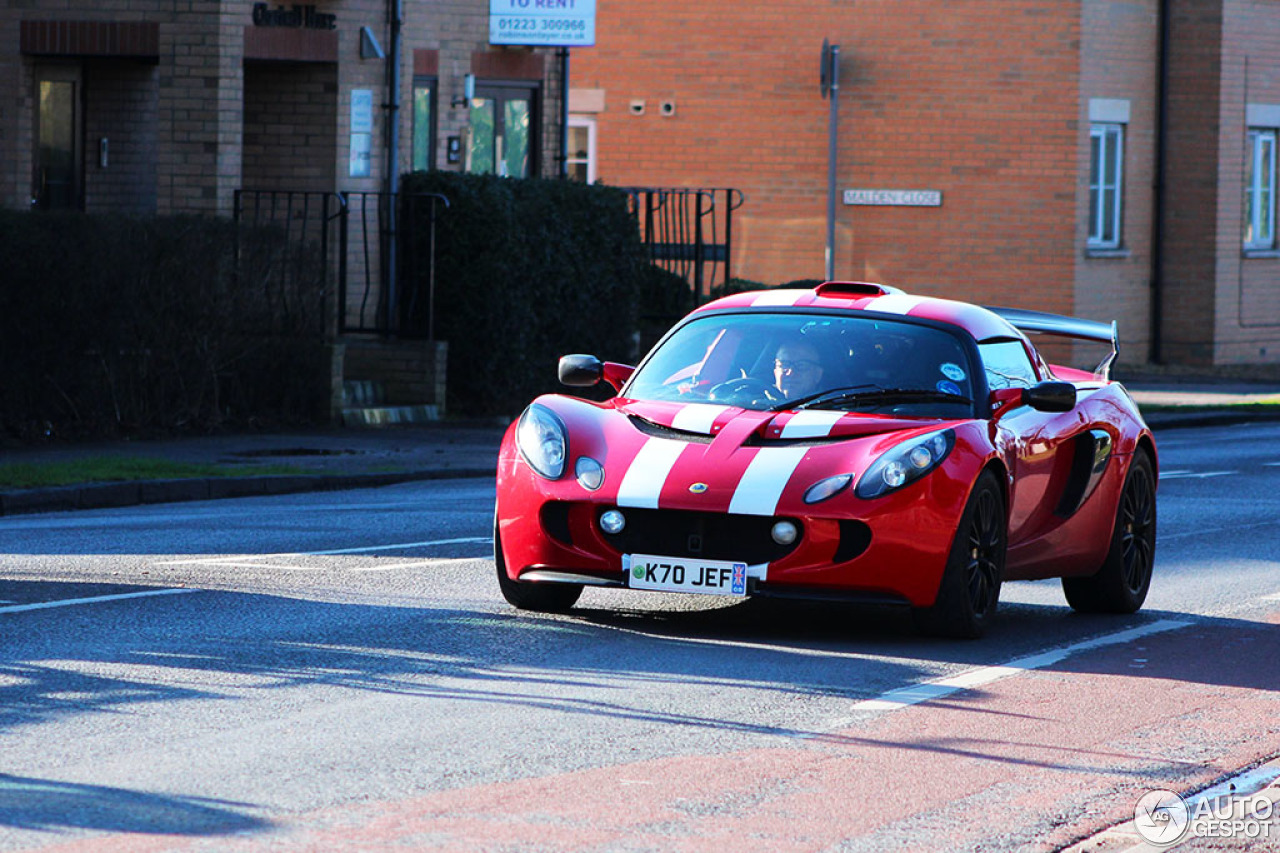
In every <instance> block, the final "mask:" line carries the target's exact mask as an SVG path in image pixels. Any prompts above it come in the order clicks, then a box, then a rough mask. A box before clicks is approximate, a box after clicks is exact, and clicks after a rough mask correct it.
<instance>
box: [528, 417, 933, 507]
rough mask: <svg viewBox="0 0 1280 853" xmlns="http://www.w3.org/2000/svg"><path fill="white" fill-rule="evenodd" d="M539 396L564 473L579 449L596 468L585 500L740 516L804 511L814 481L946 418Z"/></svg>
mask: <svg viewBox="0 0 1280 853" xmlns="http://www.w3.org/2000/svg"><path fill="white" fill-rule="evenodd" d="M538 402H539V403H541V404H542V405H545V406H547V407H548V408H550V409H552V410H554V411H555V412H556V413H557V414H558V415H559V416H560V418H561V420H562V421H563V422H564V423H565V426H566V429H567V432H568V439H569V455H570V457H571V459H570V471H572V470H574V469H575V466H576V464H577V463H578V462H579V461H580V460H581V458H582V457H584V456H586V457H590V458H592V459H594V460H596V461H597V462H599V463H600V464H601V466H602V467H603V468H604V471H605V477H604V482H603V485H601V486H600V488H599V489H598V490H596V491H595V492H594V493H593V494H592V495H591V497H592V499H593V500H596V501H604V502H613V503H616V504H617V505H618V506H622V507H647V508H653V509H681V510H700V511H709V512H730V513H741V514H746V515H778V514H795V515H799V514H806V513H810V512H812V511H813V509H814V508H813V507H810V506H809V505H807V504H805V503H803V496H804V494H805V492H806V491H807V490H808V489H809V488H810V487H811V486H812V485H814V484H815V483H817V482H818V481H820V480H823V479H826V478H828V477H832V476H838V475H843V474H850V475H852V479H853V480H854V481H856V479H857V477H858V476H859V475H860V474H861V473H862V472H863V471H865V470H866V469H867V467H868V466H869V465H870V464H871V463H872V462H873V461H874V460H875V459H876V458H878V457H879V456H880V454H881V453H883V452H884V451H885V450H887V449H888V448H890V447H892V446H893V445H895V444H897V443H898V442H899V441H901V440H903V439H905V438H908V437H910V436H912V435H922V434H924V433H927V432H931V431H933V430H937V429H942V428H945V427H947V426H952V425H954V423H955V422H944V421H938V420H933V419H929V420H919V419H902V418H894V417H885V416H877V415H868V414H856V413H846V412H831V411H817V410H814V411H807V410H806V411H799V412H796V411H784V412H762V411H755V410H751V409H742V408H739V407H736V406H721V405H711V404H702V403H691V404H680V403H667V402H653V401H638V400H629V399H618V398H615V399H614V400H611V401H609V402H607V403H590V402H587V401H584V400H579V399H576V398H570V397H564V396H560V395H551V396H547V397H542V398H539V400H538ZM566 485H568V484H566ZM574 488H577V486H576V484H575V485H574ZM584 497H585V495H584Z"/></svg>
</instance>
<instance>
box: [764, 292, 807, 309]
mask: <svg viewBox="0 0 1280 853" xmlns="http://www.w3.org/2000/svg"><path fill="white" fill-rule="evenodd" d="M808 295H809V291H807V290H769V291H766V292H765V293H762V294H760V295H759V296H757V297H756V298H755V299H753V300H752V301H751V304H752V305H777V306H785V305H795V304H796V303H797V302H799V301H800V297H802V296H808Z"/></svg>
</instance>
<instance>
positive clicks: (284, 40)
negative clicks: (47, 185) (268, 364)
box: [0, 0, 560, 213]
mask: <svg viewBox="0 0 1280 853" xmlns="http://www.w3.org/2000/svg"><path fill="white" fill-rule="evenodd" d="M274 5H280V4H273V7H274ZM284 5H289V4H284ZM315 5H316V6H317V10H318V11H319V12H322V13H325V14H332V15H335V16H336V23H337V26H336V29H335V30H333V31H316V32H308V31H299V30H293V29H280V28H264V27H255V26H254V25H253V21H252V9H253V0H184V2H183V3H181V4H179V7H180V8H179V7H175V6H174V4H173V3H172V2H170V0H25V2H23V3H9V4H6V5H5V6H4V7H3V8H0V205H4V206H6V207H25V206H27V205H28V203H29V200H30V190H31V175H32V162H33V157H32V142H31V140H32V124H33V118H32V111H33V109H34V90H33V76H32V73H33V70H34V68H35V66H36V65H37V64H38V63H42V62H57V63H72V64H74V63H78V62H82V61H83V62H84V63H85V74H86V80H85V82H86V85H89V86H90V87H91V89H90V91H93V90H94V89H93V88H92V87H95V86H96V87H97V91H100V92H102V93H104V94H108V93H109V95H110V100H104V101H103V102H102V103H101V104H94V105H93V109H92V114H91V115H86V116H85V121H86V127H85V132H86V139H88V138H90V137H89V136H88V135H87V134H90V133H98V134H99V135H106V134H105V133H99V130H100V128H102V127H104V126H106V124H108V123H111V122H114V124H111V126H110V128H109V129H110V132H111V134H113V135H114V138H119V139H120V140H121V143H122V144H124V145H126V148H127V149H129V151H128V156H129V157H131V158H132V157H134V156H135V155H134V153H133V152H134V151H135V150H137V151H139V152H140V151H141V149H135V146H138V145H144V144H145V145H146V146H150V149H149V158H150V160H151V163H152V166H151V167H150V168H151V169H152V170H153V173H149V172H147V171H145V170H144V171H135V172H133V173H131V174H130V175H129V177H130V178H134V177H136V178H137V180H138V181H140V182H147V183H151V184H153V186H151V187H147V188H138V189H137V190H136V191H135V192H134V193H133V195H132V196H129V195H127V194H126V195H121V193H122V192H124V186H123V183H122V182H121V183H113V181H114V177H115V175H116V174H120V175H121V176H122V178H123V176H124V175H125V173H124V172H123V171H121V172H118V173H116V172H113V173H112V174H111V175H110V176H108V175H98V174H94V173H93V169H94V168H95V167H94V166H93V163H96V159H97V150H96V147H95V148H94V150H92V151H90V150H89V148H90V146H88V145H86V146H85V152H84V156H85V162H86V175H85V177H86V187H85V189H86V193H87V195H86V198H87V199H88V200H89V201H90V202H91V203H92V204H94V205H103V206H106V207H110V205H112V204H114V202H113V201H112V199H117V198H118V199H119V200H120V203H121V204H127V205H132V206H135V207H136V206H138V205H143V206H145V205H147V204H152V207H153V208H154V209H155V210H156V211H158V212H161V213H167V212H173V211H196V212H208V213H215V212H216V213H229V212H230V210H231V206H232V194H233V192H234V190H235V189H237V188H239V187H240V186H242V184H243V183H245V176H246V175H248V176H251V177H253V178H254V179H255V180H258V179H260V178H261V177H262V176H263V175H264V174H266V173H268V172H270V171H271V170H272V169H273V168H274V167H275V166H278V165H280V164H282V163H284V162H286V161H288V162H296V161H295V160H290V159H289V157H288V156H287V154H286V153H281V152H267V151H266V143H274V142H275V141H278V140H279V139H280V138H281V134H279V133H276V132H272V131H270V130H268V131H266V132H264V130H263V129H264V128H268V127H270V126H271V125H272V124H289V123H290V122H291V121H292V118H293V117H292V116H291V115H289V114H286V115H284V116H282V118H284V119H285V121H284V122H279V123H271V122H268V123H266V124H264V123H263V122H262V121H260V120H259V118H258V115H261V112H259V113H258V114H252V113H251V114H250V115H249V116H246V115H245V113H244V109H245V107H246V97H247V98H248V104H247V105H248V107H249V109H250V110H264V109H267V108H268V106H269V103H270V100H271V98H273V97H278V93H277V94H273V93H272V88H273V87H274V86H275V85H276V84H272V83H270V82H268V81H269V79H270V78H271V76H272V75H273V74H278V75H279V76H280V77H281V80H282V81H283V80H285V79H293V80H300V81H301V82H302V85H303V86H304V91H305V92H306V94H305V97H304V98H303V99H301V100H295V101H294V103H295V104H297V105H299V106H303V107H304V108H305V111H304V112H302V113H300V114H299V118H300V121H301V123H302V127H303V129H304V131H305V133H306V135H307V136H308V137H309V138H312V139H313V140H314V141H315V142H316V145H314V146H312V152H311V158H310V159H311V160H312V161H313V164H312V165H310V166H308V167H307V169H305V170H304V171H303V172H302V173H299V174H297V175H296V176H297V177H299V178H300V179H302V180H304V181H305V182H306V183H307V184H308V186H310V185H313V184H314V185H324V186H326V187H328V188H336V189H339V190H356V191H361V190H363V191H375V190H378V189H380V188H381V187H382V185H383V183H384V181H385V176H386V170H387V164H386V148H387V144H386V140H387V135H386V132H387V126H386V124H387V116H388V115H389V111H386V110H383V109H381V105H382V104H384V103H386V102H387V100H388V96H387V92H386V77H387V74H386V63H385V61H383V60H379V59H362V58H361V57H360V28H361V27H362V26H367V27H369V29H370V30H371V31H372V32H373V33H374V35H375V37H376V38H377V39H378V41H379V42H380V44H381V45H382V47H383V49H384V51H389V50H390V47H391V35H390V29H389V25H388V22H387V4H386V2H385V0H328V2H319V3H316V4H315ZM404 11H405V18H404V26H403V30H402V48H403V64H402V67H401V90H400V102H401V109H400V111H399V121H400V122H401V133H400V138H401V146H400V157H399V168H400V169H401V170H407V169H408V168H409V166H410V163H411V160H410V157H411V155H412V148H411V144H410V140H411V131H412V109H411V108H410V106H411V103H410V95H411V91H412V84H413V51H414V50H415V49H419V50H429V51H434V52H435V55H436V56H437V68H438V75H439V94H440V97H439V112H440V116H439V122H440V123H439V128H438V133H437V140H438V144H439V146H440V149H439V151H438V152H437V155H438V156H437V163H439V164H440V165H441V167H442V168H460V167H459V166H447V165H445V156H444V146H445V145H446V141H447V139H448V137H450V136H456V135H459V134H461V132H462V129H463V127H465V125H466V122H467V111H466V109H465V108H459V109H453V108H452V107H451V106H450V100H451V98H452V97H453V96H454V95H460V94H461V92H462V81H463V76H464V75H465V74H467V73H470V72H472V71H473V70H475V69H473V65H474V64H476V57H477V56H479V57H481V58H480V61H479V65H480V66H482V67H490V68H494V67H496V68H499V69H501V68H503V67H505V66H507V65H510V64H511V63H512V62H513V61H515V62H516V63H517V64H519V63H520V62H521V61H522V60H523V61H524V64H526V65H527V64H529V63H528V60H529V59H530V58H536V65H537V67H538V69H539V74H540V75H541V76H540V78H539V79H540V81H541V83H542V94H543V101H542V106H543V117H544V121H543V124H542V130H543V140H542V141H543V144H544V145H545V146H546V148H545V149H544V156H543V157H542V158H541V159H542V171H543V174H548V175H550V174H554V173H555V171H556V168H557V164H556V161H555V157H554V152H555V151H557V150H558V138H559V127H558V122H557V118H558V114H559V113H558V109H559V108H558V104H559V98H560V86H559V84H558V82H557V81H558V67H557V64H556V63H555V62H554V61H552V59H551V57H552V55H553V53H554V51H551V50H546V49H540V50H536V51H531V50H529V49H526V48H490V47H489V45H488V3H486V2H484V0H406V2H405V4H404ZM24 21H26V22H28V25H29V29H30V22H33V21H51V22H56V27H58V28H61V29H62V30H68V29H69V31H71V32H74V33H76V34H78V36H77V38H78V39H79V40H78V41H74V42H61V41H49V42H48V43H47V44H46V43H45V42H43V41H41V42H39V43H38V44H37V45H36V47H37V48H38V49H39V50H40V51H50V53H40V54H37V53H32V52H31V50H32V49H33V48H32V45H33V44H36V43H35V42H32V41H31V40H30V39H29V43H28V44H27V49H28V52H27V53H24V52H23V49H24V46H23V42H22V36H21V29H22V24H23V22H24ZM121 23H127V24H128V25H129V26H127V27H124V28H121V27H120V26H119V24H121ZM68 25H69V26H68ZM100 31H101V32H107V31H111V32H115V31H119V32H122V33H124V34H125V35H127V36H129V38H128V39H123V37H117V38H116V41H115V42H112V43H111V44H108V45H107V48H106V49H107V50H109V51H121V50H125V49H126V48H127V49H128V50H129V51H131V53H130V57H129V59H128V62H127V63H126V62H122V61H121V57H120V56H119V55H115V54H111V53H108V54H104V55H98V54H92V53H90V54H82V53H76V52H68V51H69V50H71V48H68V47H67V45H68V44H73V45H75V47H74V50H75V51H82V50H94V49H96V48H94V47H93V45H94V44H99V43H101V38H100V35H101V32H100ZM135 31H136V32H135ZM137 33H141V34H142V35H144V36H146V37H147V39H151V41H147V39H143V42H145V43H143V44H142V47H141V48H137V46H136V45H135V44H134V42H135V41H137V39H135V38H134V36H135V35H137ZM95 39H97V41H95ZM126 42H127V44H126ZM86 45H88V47H86ZM122 45H123V46H122ZM139 49H141V50H142V52H143V53H145V54H146V55H145V56H134V55H133V53H137V51H138V50H139ZM246 49H247V50H248V55H249V58H250V60H251V61H250V67H251V75H252V80H251V85H250V86H249V87H248V88H246V86H245V68H246V63H245V58H246ZM59 51H61V53H59ZM254 59H267V60H271V61H272V62H271V67H270V68H266V67H255V66H254V65H253V62H252V60H254ZM128 64H133V65H134V67H133V68H132V69H131V70H128V71H126V70H125V69H124V66H125V65H128ZM326 64H327V65H328V67H329V69H330V71H329V75H330V76H329V77H328V78H326V81H325V83H324V84H323V85H324V86H326V87H328V90H327V91H325V92H324V93H323V98H322V99H323V100H324V101H325V105H319V104H316V103H314V102H313V94H312V93H311V92H310V91H309V87H310V86H311V85H312V82H311V81H312V77H311V75H313V74H317V73H319V72H316V71H315V70H314V67H313V68H312V70H311V71H306V70H304V69H306V68H307V67H311V66H323V65H326ZM104 75H105V76H104ZM96 78H101V79H96ZM280 85H283V82H282V83H281V84H280ZM122 87H123V88H122ZM357 88H359V89H371V90H373V92H374V93H375V105H376V107H377V108H375V116H374V131H373V139H372V148H373V152H374V156H373V159H372V169H371V174H370V176H369V177H367V178H353V177H351V176H350V175H349V173H348V168H347V166H348V154H349V141H350V140H349V135H348V132H349V129H350V100H351V90H352V89H357ZM326 105H333V106H326ZM316 109H330V110H331V112H330V113H329V114H327V115H325V116H324V118H323V121H324V122H325V123H326V124H327V125H328V130H327V138H326V139H323V140H322V139H320V137H319V136H318V135H317V134H318V129H319V121H320V119H319V118H318V114H313V113H312V112H311V111H312V110H316ZM135 110H137V111H138V112H134V111H135ZM332 110H336V112H333V111H332ZM151 118H154V125H155V129H154V131H152V133H151V136H149V137H148V136H147V135H146V134H144V133H143V132H142V131H137V132H131V131H129V130H126V129H124V127H123V125H124V124H125V123H127V122H129V121H133V120H136V121H139V122H142V121H148V120H150V119H151ZM246 119H247V121H246ZM246 129H247V130H248V131H249V132H251V133H252V134H253V135H254V140H255V141H253V142H251V143H249V145H248V146H247V147H242V133H244V132H245V131H246ZM126 137H127V138H126ZM144 137H145V139H144ZM94 145H95V146H96V137H94ZM290 147H291V149H293V150H296V147H297V144H296V143H295V144H293V145H291V146H290ZM125 153H126V152H122V156H124V155H125ZM139 156H140V155H139ZM322 158H323V159H325V160H326V161H327V164H326V166H325V169H324V171H325V172H326V174H325V175H321V174H320V173H319V172H320V166H319V163H320V160H321V159H322ZM125 162H127V161H125V160H122V161H121V164H122V167H123V165H124V163H125ZM138 168H143V167H140V166H139V167H138ZM290 176H292V175H290V174H288V173H286V174H285V175H283V176H281V177H280V180H283V179H284V178H285V177H290ZM108 177H110V178H111V179H112V180H104V179H106V178H108ZM275 183H276V185H279V181H276V182H275ZM88 193H92V195H91V196H90V195H88ZM152 198H154V203H152V202H150V199H152Z"/></svg>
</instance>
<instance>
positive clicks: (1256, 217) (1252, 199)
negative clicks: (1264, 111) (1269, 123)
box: [1244, 127, 1277, 251]
mask: <svg viewBox="0 0 1280 853" xmlns="http://www.w3.org/2000/svg"><path fill="white" fill-rule="evenodd" d="M1276 137H1277V131H1276V128H1274V127H1251V128H1249V136H1248V140H1249V146H1248V153H1249V160H1248V163H1247V165H1246V169H1245V187H1244V192H1245V215H1244V247H1245V249H1252V250H1255V251H1257V250H1262V251H1267V250H1271V249H1274V248H1275V247H1276V141H1277V140H1276Z"/></svg>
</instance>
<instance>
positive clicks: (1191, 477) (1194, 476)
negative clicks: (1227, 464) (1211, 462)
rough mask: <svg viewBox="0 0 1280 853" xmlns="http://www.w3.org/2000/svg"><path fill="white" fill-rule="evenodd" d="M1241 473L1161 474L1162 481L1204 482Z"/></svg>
mask: <svg viewBox="0 0 1280 853" xmlns="http://www.w3.org/2000/svg"><path fill="white" fill-rule="evenodd" d="M1239 473H1240V472H1239V471H1202V472H1200V473H1196V472H1193V471H1162V472H1160V479H1161V480H1204V479H1207V478H1209V477H1227V476H1230V475H1231V474H1239Z"/></svg>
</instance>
